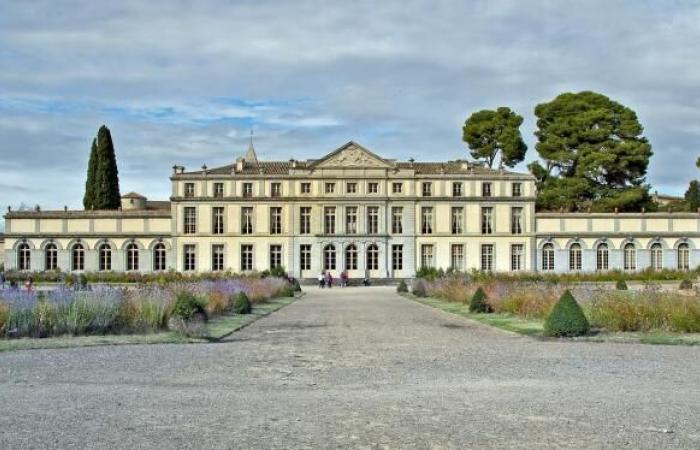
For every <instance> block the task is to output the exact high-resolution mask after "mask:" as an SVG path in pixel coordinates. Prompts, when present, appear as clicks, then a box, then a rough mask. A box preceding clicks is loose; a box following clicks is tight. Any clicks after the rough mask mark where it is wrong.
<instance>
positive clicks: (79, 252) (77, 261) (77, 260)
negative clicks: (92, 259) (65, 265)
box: [71, 244, 85, 270]
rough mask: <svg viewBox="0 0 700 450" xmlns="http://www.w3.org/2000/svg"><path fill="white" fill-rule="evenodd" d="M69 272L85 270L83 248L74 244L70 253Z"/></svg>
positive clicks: (81, 245)
mask: <svg viewBox="0 0 700 450" xmlns="http://www.w3.org/2000/svg"><path fill="white" fill-rule="evenodd" d="M71 270H85V247H83V244H75V245H74V246H73V250H72V251H71Z"/></svg>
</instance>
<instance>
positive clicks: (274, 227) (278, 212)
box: [270, 206, 282, 234]
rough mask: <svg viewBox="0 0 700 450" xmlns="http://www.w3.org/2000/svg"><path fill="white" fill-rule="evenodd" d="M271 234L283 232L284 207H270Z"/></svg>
mask: <svg viewBox="0 0 700 450" xmlns="http://www.w3.org/2000/svg"><path fill="white" fill-rule="evenodd" d="M270 234H282V207H281V206H271V207H270Z"/></svg>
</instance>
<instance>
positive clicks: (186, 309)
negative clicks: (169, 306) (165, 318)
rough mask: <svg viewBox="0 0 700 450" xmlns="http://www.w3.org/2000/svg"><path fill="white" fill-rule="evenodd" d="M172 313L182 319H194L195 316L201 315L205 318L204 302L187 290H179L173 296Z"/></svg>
mask: <svg viewBox="0 0 700 450" xmlns="http://www.w3.org/2000/svg"><path fill="white" fill-rule="evenodd" d="M172 315H173V316H174V317H179V318H180V319H182V320H184V321H186V322H187V321H190V320H193V319H195V317H196V316H198V315H199V316H203V317H204V318H205V319H206V311H205V310H204V302H202V301H201V300H200V299H198V298H197V297H196V296H195V295H194V294H191V293H189V292H184V291H183V292H179V293H178V294H177V296H176V297H175V306H173V312H172Z"/></svg>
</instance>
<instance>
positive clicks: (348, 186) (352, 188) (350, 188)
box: [345, 183, 357, 194]
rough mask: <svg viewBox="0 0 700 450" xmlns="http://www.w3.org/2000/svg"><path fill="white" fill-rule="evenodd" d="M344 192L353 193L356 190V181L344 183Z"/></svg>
mask: <svg viewBox="0 0 700 450" xmlns="http://www.w3.org/2000/svg"><path fill="white" fill-rule="evenodd" d="M345 192H347V193H348V194H355V193H356V192H357V183H348V184H346V185H345Z"/></svg>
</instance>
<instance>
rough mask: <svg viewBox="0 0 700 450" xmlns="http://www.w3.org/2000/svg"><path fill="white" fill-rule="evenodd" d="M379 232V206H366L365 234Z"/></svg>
mask: <svg viewBox="0 0 700 450" xmlns="http://www.w3.org/2000/svg"><path fill="white" fill-rule="evenodd" d="M378 233H379V207H378V206H368V207H367V234H378Z"/></svg>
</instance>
